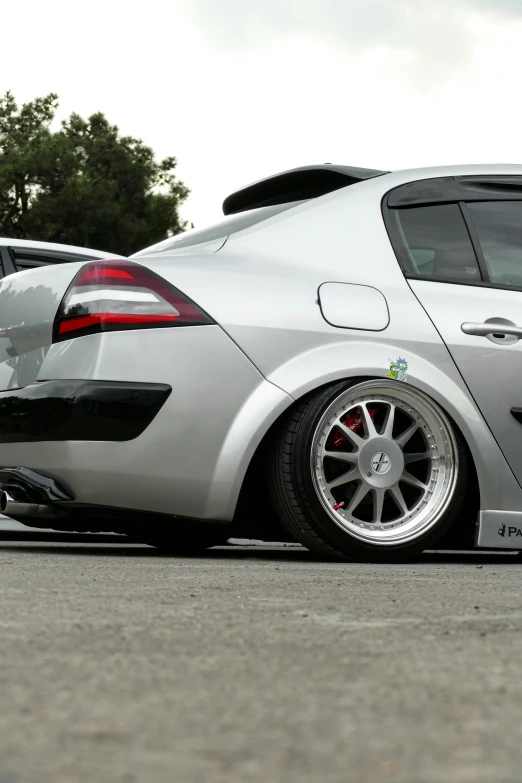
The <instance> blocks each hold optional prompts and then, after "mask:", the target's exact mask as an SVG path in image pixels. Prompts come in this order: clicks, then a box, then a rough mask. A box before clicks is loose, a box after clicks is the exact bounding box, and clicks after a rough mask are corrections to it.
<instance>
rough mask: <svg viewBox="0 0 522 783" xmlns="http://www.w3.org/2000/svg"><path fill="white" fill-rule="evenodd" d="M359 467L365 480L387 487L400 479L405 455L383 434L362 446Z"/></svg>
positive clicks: (376, 485)
mask: <svg viewBox="0 0 522 783" xmlns="http://www.w3.org/2000/svg"><path fill="white" fill-rule="evenodd" d="M358 467H359V471H360V473H361V476H362V478H363V481H365V482H366V483H367V484H370V486H372V487H380V488H381V489H387V488H388V487H392V486H393V485H394V484H396V483H397V481H399V479H400V477H401V475H402V471H403V470H404V456H403V453H402V451H401V449H400V447H399V446H398V445H397V444H396V443H395V442H394V441H393V440H391V438H385V437H384V436H382V435H381V436H378V437H376V438H371V439H370V440H368V441H366V443H365V444H364V446H362V448H361V451H360V452H359V459H358Z"/></svg>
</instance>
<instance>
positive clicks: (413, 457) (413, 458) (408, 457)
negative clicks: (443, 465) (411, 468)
mask: <svg viewBox="0 0 522 783" xmlns="http://www.w3.org/2000/svg"><path fill="white" fill-rule="evenodd" d="M402 456H403V457H404V464H405V465H409V463H410V462H420V460H421V459H431V454H430V453H429V451H424V452H422V453H420V454H413V453H412V454H404V452H403V455H402Z"/></svg>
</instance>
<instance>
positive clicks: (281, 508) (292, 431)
mask: <svg viewBox="0 0 522 783" xmlns="http://www.w3.org/2000/svg"><path fill="white" fill-rule="evenodd" d="M385 383H387V382H386V381H385ZM389 383H390V384H392V385H393V384H395V382H394V381H390V382H389ZM364 384H365V382H362V383H358V382H357V381H354V382H352V383H347V382H342V383H339V384H336V385H333V386H329V387H325V388H323V389H322V390H320V391H318V392H315V393H313V394H310V395H308V396H307V397H305V398H303V399H302V400H301V401H300V402H298V403H297V404H296V405H295V406H294V408H293V409H292V410H291V412H290V413H289V415H288V417H287V419H286V421H285V422H284V424H283V426H282V429H281V432H280V435H279V436H278V438H277V440H276V443H275V446H274V450H273V453H272V458H271V461H270V464H269V491H270V496H271V500H272V503H273V506H274V509H275V511H276V513H277V515H278V516H279V519H280V521H281V523H282V524H283V525H284V526H285V528H286V529H287V530H288V531H289V533H290V534H291V535H292V536H293V537H294V538H295V539H296V540H297V541H299V542H300V543H301V544H303V545H304V546H305V547H307V548H308V549H310V550H311V551H312V552H315V553H316V554H318V555H320V556H322V557H324V558H326V559H330V560H341V561H354V560H355V561H360V562H402V561H405V560H409V559H411V558H414V557H415V556H417V555H419V554H420V553H421V552H422V551H423V550H425V549H430V548H434V547H435V545H436V543H437V542H438V541H439V540H440V539H441V538H442V537H443V536H444V534H445V533H446V532H447V531H448V529H449V528H450V526H451V525H452V523H453V521H454V520H455V518H456V517H457V515H458V514H459V511H460V510H461V508H462V506H463V503H464V500H465V488H466V474H467V453H466V448H465V445H464V443H463V441H462V438H461V436H460V434H459V433H458V432H457V431H456V428H455V427H454V426H452V425H451V423H450V422H449V421H448V420H447V418H446V417H444V418H445V421H446V422H447V424H448V426H449V427H451V432H452V434H453V436H454V438H455V444H456V454H457V457H456V465H457V467H458V474H457V477H456V479H455V481H456V484H455V489H454V492H453V496H452V498H451V501H450V502H449V505H448V507H447V508H446V510H445V512H444V514H443V516H442V517H441V518H440V519H439V520H438V521H437V522H436V524H434V526H433V527H431V528H429V530H427V532H426V533H424V534H423V535H419V537H418V538H416V539H415V540H414V541H410V542H407V543H401V544H387V545H385V546H384V545H377V544H373V543H367V542H365V541H361V540H359V539H358V538H356V537H355V536H353V535H351V534H350V533H349V532H348V531H347V530H346V529H344V528H342V527H341V526H339V524H336V522H335V521H334V520H333V519H332V516H331V515H330V514H328V513H327V512H326V511H325V509H324V507H323V504H322V503H321V501H320V500H319V497H318V490H317V489H316V486H315V485H314V480H313V475H312V465H311V448H312V443H313V438H314V433H315V431H316V428H317V426H318V423H319V422H320V421H321V418H322V416H323V414H324V413H325V411H327V410H328V409H329V406H331V405H332V403H333V402H334V401H335V400H336V398H339V396H340V395H341V394H342V393H344V392H346V391H348V390H351V389H354V390H355V388H359V387H360V388H362V387H363V386H364ZM401 385H402V384H401ZM386 388H388V387H386ZM390 388H391V387H390ZM410 389H411V387H410ZM413 391H415V390H413ZM425 399H428V398H425ZM431 404H432V405H433V406H435V407H436V408H437V410H438V411H440V408H438V406H436V405H435V403H434V402H433V401H432V400H431ZM440 413H441V414H442V415H443V416H444V414H443V412H442V411H440Z"/></svg>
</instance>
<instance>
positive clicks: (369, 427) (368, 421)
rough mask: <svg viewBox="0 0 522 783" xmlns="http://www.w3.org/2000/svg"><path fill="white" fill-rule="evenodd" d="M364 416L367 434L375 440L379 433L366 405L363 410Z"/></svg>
mask: <svg viewBox="0 0 522 783" xmlns="http://www.w3.org/2000/svg"><path fill="white" fill-rule="evenodd" d="M361 410H362V412H363V416H364V423H365V425H366V432H367V434H368V437H369V438H375V437H376V435H377V434H378V433H377V430H376V429H375V424H374V423H373V419H372V417H371V416H370V412H369V410H368V408H367V407H366V405H363V406H362V408H361Z"/></svg>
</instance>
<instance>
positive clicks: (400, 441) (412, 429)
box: [395, 422, 419, 449]
mask: <svg viewBox="0 0 522 783" xmlns="http://www.w3.org/2000/svg"><path fill="white" fill-rule="evenodd" d="M418 429H419V425H418V424H416V423H415V422H413V424H411V425H410V426H409V427H408V429H407V430H404V432H403V433H402V435H399V437H398V438H395V443H396V444H397V445H398V446H400V447H401V449H403V448H404V446H405V445H406V444H407V442H408V441H409V440H410V438H411V437H412V436H413V435H414V434H415V433H416V432H417V430H418Z"/></svg>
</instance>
